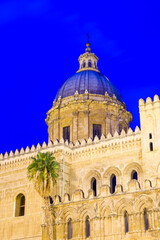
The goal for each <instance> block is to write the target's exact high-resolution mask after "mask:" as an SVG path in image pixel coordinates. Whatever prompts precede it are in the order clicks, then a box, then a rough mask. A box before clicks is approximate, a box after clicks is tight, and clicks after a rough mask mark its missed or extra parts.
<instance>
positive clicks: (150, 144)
mask: <svg viewBox="0 0 160 240" xmlns="http://www.w3.org/2000/svg"><path fill="white" fill-rule="evenodd" d="M149 148H150V151H153V143H152V142H150V143H149Z"/></svg>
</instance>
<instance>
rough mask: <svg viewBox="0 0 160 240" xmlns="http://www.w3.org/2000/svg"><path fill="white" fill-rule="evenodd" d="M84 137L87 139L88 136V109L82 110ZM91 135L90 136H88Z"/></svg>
mask: <svg viewBox="0 0 160 240" xmlns="http://www.w3.org/2000/svg"><path fill="white" fill-rule="evenodd" d="M83 113H84V138H85V139H86V140H87V139H88V138H89V132H90V129H89V127H90V126H89V113H90V112H89V111H88V110H87V111H84V112H83ZM90 137H91V136H90Z"/></svg>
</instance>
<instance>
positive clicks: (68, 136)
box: [63, 126, 70, 142]
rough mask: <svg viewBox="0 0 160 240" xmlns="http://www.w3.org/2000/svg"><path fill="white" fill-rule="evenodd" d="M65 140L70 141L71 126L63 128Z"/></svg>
mask: <svg viewBox="0 0 160 240" xmlns="http://www.w3.org/2000/svg"><path fill="white" fill-rule="evenodd" d="M63 139H64V141H66V140H68V142H69V141H70V126H68V127H64V128H63Z"/></svg>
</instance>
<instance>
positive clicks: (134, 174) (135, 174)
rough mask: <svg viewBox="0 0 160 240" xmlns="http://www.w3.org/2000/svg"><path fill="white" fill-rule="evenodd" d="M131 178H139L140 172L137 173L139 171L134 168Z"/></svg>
mask: <svg viewBox="0 0 160 240" xmlns="http://www.w3.org/2000/svg"><path fill="white" fill-rule="evenodd" d="M131 179H136V180H138V174H137V172H136V171H135V170H133V171H132V173H131Z"/></svg>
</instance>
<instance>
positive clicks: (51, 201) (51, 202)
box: [49, 196, 53, 204]
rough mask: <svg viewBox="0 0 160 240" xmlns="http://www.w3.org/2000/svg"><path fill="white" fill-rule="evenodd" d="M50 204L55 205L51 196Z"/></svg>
mask: <svg viewBox="0 0 160 240" xmlns="http://www.w3.org/2000/svg"><path fill="white" fill-rule="evenodd" d="M49 202H50V204H53V199H52V197H51V196H49Z"/></svg>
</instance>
